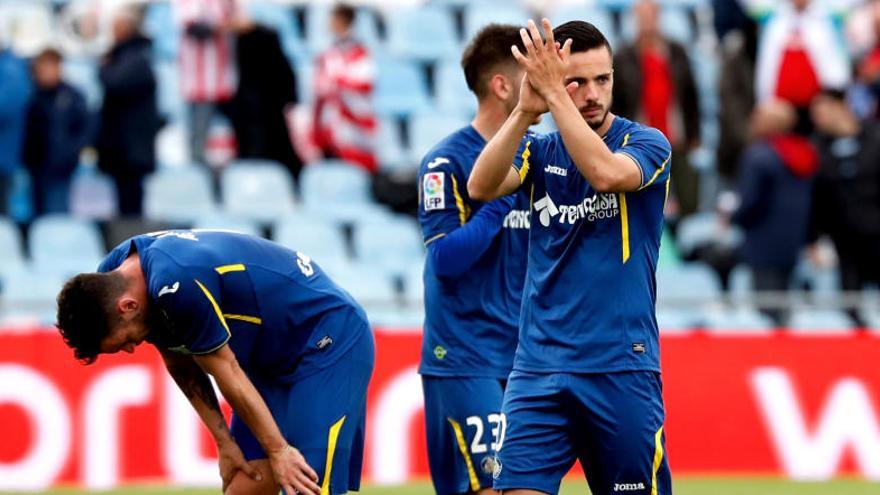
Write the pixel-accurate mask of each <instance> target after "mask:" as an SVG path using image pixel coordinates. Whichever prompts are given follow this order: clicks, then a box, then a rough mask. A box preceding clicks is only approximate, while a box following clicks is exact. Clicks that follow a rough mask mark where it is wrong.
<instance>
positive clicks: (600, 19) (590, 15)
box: [549, 4, 617, 47]
mask: <svg viewBox="0 0 880 495" xmlns="http://www.w3.org/2000/svg"><path fill="white" fill-rule="evenodd" d="M549 17H550V19H551V20H552V21H553V23H554V24H556V25H557V26H558V25H560V24H562V23H564V22H568V21H577V20H581V21H587V22H590V23H591V24H593V25H594V26H596V28H598V29H599V31H602V34H604V35H605V38H607V39H608V43H610V44H611V46H612V47H616V46H617V30H616V29H615V28H614V18H613V17H612V16H611V13H610V12H609V11H608V10H607V9H603V8H600V7H596V6H590V5H572V4H567V5H561V6H560V7H559V8H557V9H555V10H553V11H551V12H550V13H549ZM558 41H560V42H563V41H564V40H558Z"/></svg>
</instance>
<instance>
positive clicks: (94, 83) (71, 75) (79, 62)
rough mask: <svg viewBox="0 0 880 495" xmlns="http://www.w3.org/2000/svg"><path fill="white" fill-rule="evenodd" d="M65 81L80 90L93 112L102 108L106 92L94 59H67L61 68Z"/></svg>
mask: <svg viewBox="0 0 880 495" xmlns="http://www.w3.org/2000/svg"><path fill="white" fill-rule="evenodd" d="M61 70H62V75H63V77H64V80H65V81H67V82H68V83H70V85H71V86H73V87H75V88H76V89H78V90H80V91H81V92H82V94H83V96H84V97H85V99H86V103H87V104H88V106H89V108H90V109H91V110H92V111H97V110H98V109H99V108H100V107H101V102H102V101H103V99H104V90H103V89H102V88H101V84H100V81H98V67H97V63H96V61H95V60H94V59H89V58H66V59H64V62H62V66H61Z"/></svg>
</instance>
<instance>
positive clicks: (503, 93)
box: [489, 74, 514, 101]
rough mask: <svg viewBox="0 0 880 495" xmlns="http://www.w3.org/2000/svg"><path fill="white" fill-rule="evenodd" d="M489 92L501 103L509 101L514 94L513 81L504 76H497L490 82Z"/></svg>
mask: <svg viewBox="0 0 880 495" xmlns="http://www.w3.org/2000/svg"><path fill="white" fill-rule="evenodd" d="M489 90H490V91H491V92H492V94H494V95H495V97H496V98H498V99H499V100H501V101H507V100H508V99H509V98H510V97H511V95H512V94H513V91H514V88H513V84H512V81H511V80H510V79H509V78H508V77H507V76H505V75H503V74H495V75H493V76H492V79H491V80H490V81H489Z"/></svg>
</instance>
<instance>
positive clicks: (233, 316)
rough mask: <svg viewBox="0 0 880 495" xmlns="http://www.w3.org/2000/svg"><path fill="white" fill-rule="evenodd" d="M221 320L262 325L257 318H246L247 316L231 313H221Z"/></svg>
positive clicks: (261, 321)
mask: <svg viewBox="0 0 880 495" xmlns="http://www.w3.org/2000/svg"><path fill="white" fill-rule="evenodd" d="M223 318H225V319H227V320H238V321H245V322H247V323H253V324H254V325H262V324H263V320H261V319H260V318H257V317H256V316H248V315H237V314H233V313H223Z"/></svg>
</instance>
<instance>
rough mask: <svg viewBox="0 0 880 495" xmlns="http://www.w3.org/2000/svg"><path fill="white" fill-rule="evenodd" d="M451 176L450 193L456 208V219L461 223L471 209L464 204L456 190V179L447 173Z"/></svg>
mask: <svg viewBox="0 0 880 495" xmlns="http://www.w3.org/2000/svg"><path fill="white" fill-rule="evenodd" d="M449 176H450V177H452V194H453V195H454V196H455V207H456V208H458V220H459V222H461V224H462V225H464V224H465V222H467V220H468V217H470V214H471V209H470V207H468V205H466V204H464V198H462V197H461V193H460V192H459V191H458V181H457V180H456V179H455V176H454V175H452V174H449Z"/></svg>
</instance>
